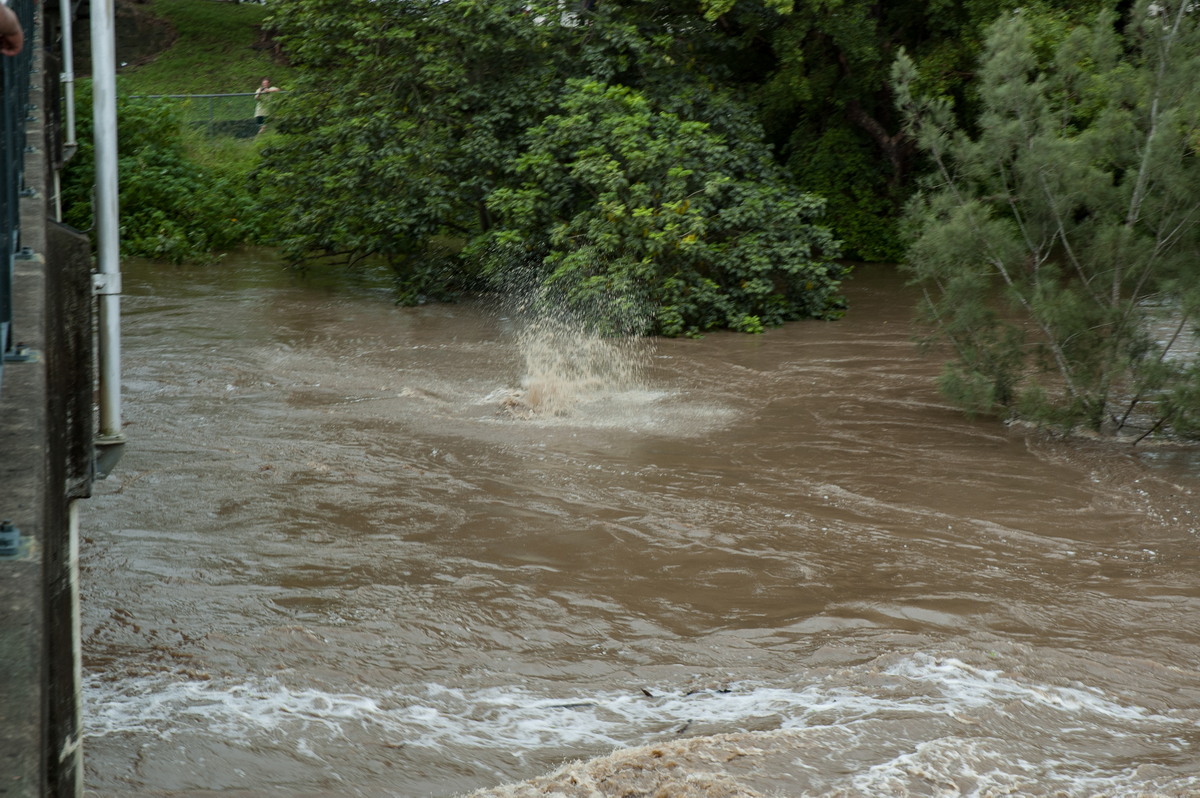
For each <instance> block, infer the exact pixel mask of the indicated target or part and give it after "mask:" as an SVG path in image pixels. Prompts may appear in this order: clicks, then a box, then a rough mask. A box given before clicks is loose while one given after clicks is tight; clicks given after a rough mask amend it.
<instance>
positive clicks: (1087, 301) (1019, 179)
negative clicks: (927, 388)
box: [895, 0, 1200, 436]
mask: <svg viewBox="0 0 1200 798" xmlns="http://www.w3.org/2000/svg"><path fill="white" fill-rule="evenodd" d="M1044 22H1045V20H1044V19H1043V20H1037V21H1036V22H1035V21H1033V20H1030V18H1029V15H1027V14H1021V13H1012V14H1009V15H1006V16H1005V17H1003V18H1002V19H1000V20H999V21H997V22H996V23H995V24H994V25H993V26H992V27H991V28H990V30H989V33H988V37H987V43H986V48H985V51H984V54H983V58H982V63H981V67H980V72H979V82H978V90H979V99H980V105H981V108H982V113H981V115H980V116H979V118H978V120H977V121H976V124H975V125H974V128H973V131H972V130H964V129H962V128H960V127H959V126H958V125H957V124H956V122H955V120H954V117H953V113H952V108H951V103H950V102H949V101H948V100H947V99H946V98H944V97H939V96H928V95H926V96H921V95H919V94H917V93H914V91H913V85H914V81H915V80H916V77H917V75H916V70H915V68H914V65H913V63H912V61H911V60H909V59H907V58H900V59H899V60H898V61H897V63H896V67H895V79H896V91H897V96H898V98H899V103H900V105H901V107H902V108H903V109H904V112H905V114H906V117H907V119H908V122H909V125H910V130H911V132H912V134H913V136H914V137H915V139H916V141H917V142H918V143H919V145H920V147H921V149H922V151H923V152H924V153H925V154H926V155H927V156H928V158H929V160H930V162H931V164H932V165H933V167H934V170H933V174H932V176H931V177H930V179H929V180H928V181H927V183H926V185H925V187H924V189H923V190H922V191H921V192H920V193H919V194H918V195H917V196H916V197H915V199H914V201H913V203H912V204H911V206H910V208H909V212H908V220H909V222H910V224H911V226H912V231H913V241H912V247H911V249H910V252H909V268H910V269H911V271H912V273H913V276H914V279H915V280H916V282H917V283H919V284H920V285H921V287H922V288H923V290H924V294H925V301H924V304H923V314H924V318H925V320H926V321H928V322H929V324H930V325H931V337H930V341H932V342H939V343H942V344H945V345H947V346H948V348H949V349H948V351H949V353H950V356H951V360H950V362H949V363H948V365H947V367H946V369H945V372H944V375H943V377H942V387H943V389H944V390H945V391H946V392H947V394H948V395H950V396H952V397H953V398H955V399H956V400H958V401H959V402H960V403H961V404H962V405H963V406H964V407H966V408H968V409H969V410H972V411H975V412H1002V413H1009V414H1012V415H1014V416H1016V417H1020V418H1028V419H1032V420H1036V421H1041V422H1053V423H1056V424H1061V425H1063V426H1068V427H1075V426H1082V427H1086V428H1091V429H1095V430H1110V431H1114V432H1119V431H1124V432H1125V433H1126V434H1128V433H1130V432H1131V430H1132V429H1133V428H1136V429H1137V430H1138V432H1137V433H1136V434H1137V435H1139V436H1141V435H1144V434H1147V433H1148V432H1149V431H1150V430H1172V431H1174V432H1175V433H1178V434H1183V435H1195V434H1197V433H1200V362H1198V360H1197V351H1198V350H1197V348H1196V343H1197V342H1196V339H1195V333H1196V329H1197V312H1198V311H1200V268H1198V267H1197V263H1198V262H1200V165H1198V163H1197V147H1198V146H1200V93H1198V92H1196V90H1195V79H1196V75H1197V74H1200V15H1198V14H1197V13H1196V11H1195V8H1194V7H1193V6H1192V4H1190V2H1187V0H1157V1H1156V2H1152V3H1151V2H1144V1H1143V2H1140V3H1139V4H1138V5H1137V6H1136V8H1135V9H1134V10H1133V12H1132V16H1131V17H1130V18H1129V19H1128V20H1119V19H1117V18H1116V17H1115V15H1114V14H1112V13H1107V12H1106V13H1101V14H1099V15H1098V16H1097V17H1096V19H1095V21H1094V22H1093V23H1092V24H1090V25H1086V26H1079V27H1076V28H1074V29H1070V30H1067V29H1063V30H1062V37H1061V41H1060V42H1059V43H1058V46H1056V47H1050V46H1046V45H1047V42H1046V37H1045V31H1046V30H1047V26H1046V25H1045V24H1040V23H1044ZM1039 32H1040V37H1039Z"/></svg>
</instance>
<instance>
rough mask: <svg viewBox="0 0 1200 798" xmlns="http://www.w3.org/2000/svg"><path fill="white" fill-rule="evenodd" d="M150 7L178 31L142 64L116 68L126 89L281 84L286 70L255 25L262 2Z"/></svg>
mask: <svg viewBox="0 0 1200 798" xmlns="http://www.w3.org/2000/svg"><path fill="white" fill-rule="evenodd" d="M152 8H153V10H154V13H155V14H156V15H158V16H160V17H162V18H163V19H165V20H167V21H168V22H169V23H170V24H171V25H172V26H173V27H174V28H175V30H176V32H177V34H178V36H177V38H176V39H175V42H174V44H172V45H171V46H170V47H168V48H167V49H166V50H164V51H163V52H161V53H159V54H158V55H157V56H156V57H155V58H154V59H152V60H151V61H149V62H148V63H146V64H142V65H140V66H136V67H128V68H126V69H123V70H121V73H120V85H121V89H122V91H124V92H127V93H129V94H226V93H233V92H249V91H254V89H255V88H256V87H257V86H258V83H259V81H261V80H262V79H263V78H264V77H270V78H271V80H272V81H273V82H274V83H276V84H277V85H282V86H286V85H287V81H288V78H289V77H290V76H291V70H290V69H289V68H288V67H287V66H285V65H282V64H280V63H278V62H277V61H276V60H275V59H274V58H273V55H272V52H271V48H270V45H269V43H267V42H265V41H264V40H263V37H262V35H261V26H262V22H263V20H264V19H265V18H266V16H267V9H266V7H265V6H261V5H258V4H252V3H245V4H242V3H229V2H218V1H217V0H153V2H152Z"/></svg>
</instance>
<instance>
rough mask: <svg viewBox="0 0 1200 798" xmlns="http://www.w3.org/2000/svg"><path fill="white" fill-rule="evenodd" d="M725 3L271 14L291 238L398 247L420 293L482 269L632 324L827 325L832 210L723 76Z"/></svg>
mask: <svg viewBox="0 0 1200 798" xmlns="http://www.w3.org/2000/svg"><path fill="white" fill-rule="evenodd" d="M756 8H757V9H758V10H759V12H760V13H761V14H775V13H776V12H775V11H773V10H771V9H770V8H767V7H766V6H761V5H759V6H756ZM719 12H720V6H719V5H714V6H713V7H711V8H709V15H708V17H706V16H705V15H704V14H703V13H699V12H697V11H696V10H695V9H694V8H692V7H689V8H688V9H687V10H686V11H685V10H675V9H672V8H671V6H670V4H669V3H653V4H652V3H644V2H641V3H639V2H628V3H619V2H615V0H614V1H612V2H604V3H600V4H598V5H596V6H595V7H594V8H592V9H591V10H587V11H582V12H579V13H568V14H564V12H562V11H561V9H560V5H559V4H558V3H545V4H542V5H539V4H537V3H532V4H531V3H526V2H515V1H514V0H497V1H496V2H482V0H452V1H450V2H441V1H440V0H409V1H408V2H404V3H375V2H369V1H368V0H356V1H355V2H351V3H336V4H335V3H333V2H331V1H330V0H297V2H293V3H288V4H286V5H283V6H281V7H280V8H279V10H278V11H277V12H276V13H275V17H274V24H275V25H276V27H277V29H278V32H279V37H280V40H281V41H282V42H283V44H284V46H285V47H286V49H287V51H288V53H289V55H290V57H291V58H292V59H293V62H294V63H295V65H296V66H297V67H298V68H299V69H300V70H301V72H302V75H303V77H302V78H301V82H300V85H299V86H297V91H295V92H293V93H292V95H291V96H290V97H289V98H287V100H286V101H285V102H283V103H281V104H280V107H279V121H278V130H279V134H278V140H277V143H276V144H275V146H274V147H272V148H271V150H269V151H268V152H267V153H266V156H265V161H264V166H263V169H262V170H261V173H260V175H259V187H260V191H261V192H262V196H263V197H264V198H265V199H266V201H268V202H272V203H274V204H275V205H276V207H277V208H278V211H279V212H278V213H277V215H276V218H277V219H278V225H279V227H280V230H281V233H282V235H283V242H284V246H285V248H286V249H287V251H288V252H289V253H290V254H291V255H292V256H293V257H301V256H303V255H306V254H309V253H314V252H317V253H329V254H344V255H346V256H347V257H349V258H358V257H364V256H368V255H380V256H382V257H385V258H387V259H388V260H389V261H390V262H391V263H392V264H393V266H394V267H395V268H396V269H397V271H398V272H399V273H401V274H402V275H403V276H404V277H405V278H406V279H407V280H408V281H409V296H410V298H412V299H417V298H418V297H419V296H421V295H437V294H438V293H441V292H444V291H447V290H450V289H452V288H454V287H455V281H456V280H457V281H461V280H462V279H463V278H471V277H474V276H476V275H475V272H474V270H473V268H472V265H473V264H485V265H486V266H487V272H488V274H489V275H490V276H493V277H497V276H508V275H509V273H511V272H515V271H520V272H521V273H522V274H523V275H526V277H525V278H524V279H526V281H528V275H529V274H530V273H533V274H534V275H535V278H534V280H533V282H534V283H537V284H543V285H547V286H548V285H551V284H553V285H555V286H557V289H561V291H562V292H563V293H562V296H565V297H567V298H568V299H569V301H571V302H574V303H586V302H589V301H593V300H597V299H599V298H600V297H601V295H611V294H612V293H613V292H615V291H618V290H619V291H624V292H626V296H627V299H626V300H624V301H623V303H622V304H623V306H624V307H625V308H626V309H627V310H628V309H632V308H640V309H641V310H640V311H639V312H638V313H635V314H632V315H630V314H624V316H623V317H622V319H621V320H620V322H619V323H620V324H621V325H622V326H623V327H628V326H629V324H630V323H632V319H633V318H634V317H635V316H636V317H637V318H640V319H642V321H641V324H642V325H643V326H644V327H645V329H647V330H649V331H655V332H661V333H666V334H691V333H696V332H699V331H703V330H707V329H712V328H716V327H732V328H735V329H743V330H758V329H761V328H762V327H763V326H764V325H771V324H778V323H780V322H781V321H783V320H785V319H789V318H797V317H800V316H822V317H825V316H831V315H836V314H837V313H838V312H839V311H840V300H839V298H838V295H837V284H838V281H839V279H840V278H841V277H842V274H843V270H842V268H841V267H838V266H835V265H833V264H832V263H831V262H830V258H832V257H834V256H835V255H836V254H837V251H838V250H837V246H836V243H835V242H834V240H833V237H832V236H831V235H830V233H829V231H828V230H827V229H826V228H825V227H823V226H821V225H820V223H819V217H820V213H821V207H822V203H821V202H820V200H818V199H817V198H815V197H813V196H810V195H807V194H804V193H801V192H799V191H797V190H796V189H795V188H793V187H792V186H790V185H789V184H788V182H787V181H785V180H784V176H783V174H782V173H781V172H780V171H779V170H778V168H777V167H776V165H775V164H774V163H773V161H772V159H771V157H770V152H769V150H767V149H766V147H765V145H764V144H763V143H762V132H761V128H760V127H759V125H758V123H757V122H756V121H755V119H754V116H753V114H752V112H751V108H750V107H749V106H748V105H747V104H745V103H744V102H740V101H739V100H738V98H737V96H736V94H735V93H734V92H733V91H731V90H730V89H729V88H728V87H727V86H726V85H725V84H724V83H722V82H721V81H720V80H719V79H718V78H719V77H720V73H722V72H723V71H725V72H727V70H726V69H725V68H724V67H722V66H721V58H720V57H719V53H721V52H723V51H724V49H727V48H729V47H733V45H731V44H730V43H729V42H730V41H731V37H730V35H729V34H727V33H726V32H724V31H723V30H722V28H721V26H720V24H718V23H717V22H715V21H714V19H715V18H716V17H719ZM331 41H336V42H339V43H342V44H341V45H340V46H339V47H336V48H331V47H329V46H328V43H329V42H331ZM456 244H465V249H463V251H462V255H460V256H459V257H457V258H455V257H453V256H452V255H450V254H447V252H446V250H447V249H456V248H457V247H456V246H455V245H456Z"/></svg>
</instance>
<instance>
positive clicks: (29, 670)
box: [0, 0, 94, 798]
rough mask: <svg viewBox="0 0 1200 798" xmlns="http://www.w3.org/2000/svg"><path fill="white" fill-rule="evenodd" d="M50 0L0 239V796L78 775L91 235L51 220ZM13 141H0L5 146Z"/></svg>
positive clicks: (40, 17) (34, 46)
mask: <svg viewBox="0 0 1200 798" xmlns="http://www.w3.org/2000/svg"><path fill="white" fill-rule="evenodd" d="M14 5H16V6H17V7H18V10H22V7H21V5H20V4H19V0H18V3H14ZM52 5H53V4H51V3H45V2H43V3H39V4H38V5H37V7H36V11H35V9H34V6H33V3H27V4H25V6H24V10H23V13H24V14H25V15H28V16H29V18H28V19H27V18H26V17H25V16H23V17H22V19H23V22H25V30H26V34H27V40H26V49H27V50H30V51H31V53H32V59H31V62H30V63H31V68H30V70H29V78H30V80H31V83H30V87H29V103H28V107H27V108H26V109H25V110H26V117H25V118H24V119H21V120H18V122H19V124H20V125H21V126H22V128H23V132H24V137H25V141H24V146H23V148H22V149H23V153H18V155H23V160H24V170H23V171H24V174H23V178H22V179H21V183H22V184H21V186H20V187H19V188H20V189H22V190H21V192H20V194H21V195H22V196H21V198H20V200H19V203H20V213H19V236H18V237H17V238H15V239H14V242H15V246H14V247H13V249H14V252H13V253H0V257H6V256H9V255H10V254H11V256H12V257H13V261H12V265H13V269H12V292H11V293H12V322H11V330H12V341H11V342H10V344H11V346H10V351H8V352H7V353H6V358H5V363H4V367H3V378H2V381H0V520H5V521H9V522H10V523H11V525H12V526H13V527H15V528H16V529H17V530H19V532H20V537H19V540H17V541H16V542H17V548H16V549H15V554H13V553H12V550H11V548H10V549H5V548H4V546H3V544H4V543H5V540H4V539H3V533H0V552H5V551H8V552H9V556H0V798H10V796H12V797H15V796H21V798H24V797H25V796H36V797H37V798H43V797H44V796H56V797H57V796H64V797H65V796H77V795H80V794H81V793H82V787H83V784H82V757H83V753H82V746H81V716H80V659H79V620H78V618H79V616H78V589H77V588H78V581H77V578H78V568H77V554H78V528H77V525H76V520H75V519H76V515H75V502H76V501H78V500H79V499H83V498H86V497H87V496H89V495H90V492H91V484H92V479H93V443H92V441H93V437H94V433H93V382H94V378H93V348H92V325H93V315H94V314H93V304H94V303H93V298H92V277H91V271H92V262H91V261H92V258H91V252H90V245H89V243H88V240H87V238H86V236H84V235H82V234H80V233H79V232H77V231H74V230H71V229H70V228H68V227H65V226H63V225H61V224H59V223H57V222H56V221H54V217H55V211H54V205H55V203H54V199H55V198H54V191H55V188H54V187H55V185H56V183H55V180H54V175H55V172H56V170H57V169H58V168H60V167H61V165H62V157H63V151H62V145H61V141H60V137H59V135H58V117H59V113H58V93H57V88H58V82H59V75H60V71H61V70H60V67H59V65H58V63H57V61H56V59H55V57H54V55H53V54H51V53H49V52H48V51H46V50H45V47H46V44H47V41H48V40H49V41H50V42H51V43H53V40H54V38H55V31H56V30H57V20H56V19H55V17H54V12H55V11H56V9H55V8H51V7H50V6H52ZM34 14H36V18H33V15H34ZM47 15H49V16H47ZM48 34H49V35H48ZM3 66H4V68H12V64H11V63H9V62H8V61H6V62H5V64H4V65H3ZM6 85H7V84H6ZM13 146H14V145H13V144H12V142H6V150H7V151H8V154H10V155H12V154H14V153H12V149H13ZM18 344H19V345H18ZM7 542H8V543H9V544H11V543H13V542H14V535H13V534H12V531H11V530H10V531H9V535H8V540H7Z"/></svg>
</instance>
